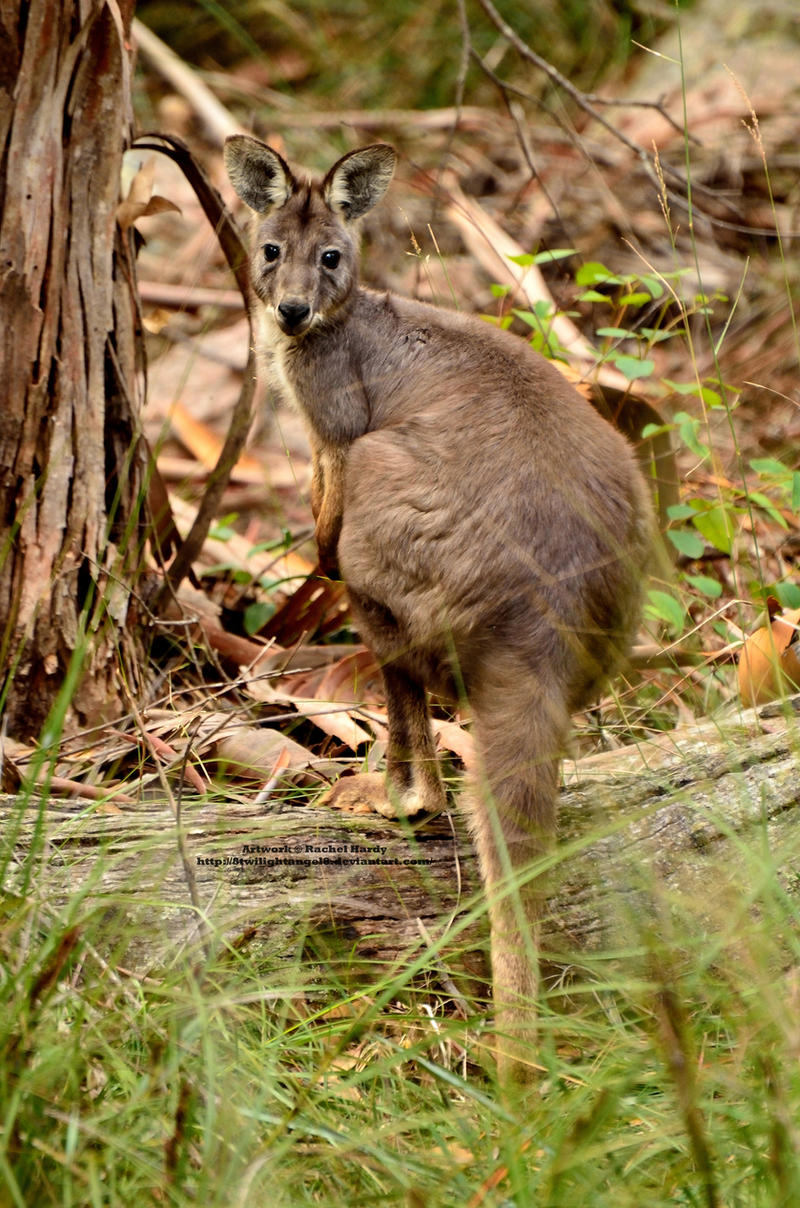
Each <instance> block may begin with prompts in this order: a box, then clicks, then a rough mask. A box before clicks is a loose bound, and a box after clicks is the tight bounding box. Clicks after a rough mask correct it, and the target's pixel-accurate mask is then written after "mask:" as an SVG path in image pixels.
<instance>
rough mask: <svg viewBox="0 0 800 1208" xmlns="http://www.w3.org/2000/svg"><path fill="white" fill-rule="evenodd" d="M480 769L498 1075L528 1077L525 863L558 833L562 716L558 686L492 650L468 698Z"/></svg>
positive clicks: (532, 960)
mask: <svg viewBox="0 0 800 1208" xmlns="http://www.w3.org/2000/svg"><path fill="white" fill-rule="evenodd" d="M471 704H472V709H473V714H474V718H475V735H476V739H477V745H478V753H479V771H478V776H477V783H476V785H475V794H474V797H475V799H474V813H473V831H474V835H475V843H476V846H477V849H478V857H479V860H480V865H481V872H482V874H483V880H484V885H485V889H486V894H487V899H488V905H489V920H490V925H491V943H492V982H493V996H494V1010H495V1028H496V1042H497V1058H498V1072H499V1074H500V1077H501V1081H504V1082H509V1081H516V1082H525V1081H527V1080H528V1079H529V1078H530V1077H531V1076H532V1073H533V1069H532V1065H533V1062H534V1061H535V1058H536V995H537V988H538V987H537V983H538V960H537V940H538V935H537V932H538V920H539V917H540V915H541V907H542V900H543V886H542V882H541V879H537V878H532V877H531V876H530V869H531V866H532V865H533V864H534V863H535V861H536V860H537V859H539V858H540V857H541V856H542V855H544V854H545V853H546V852H547V851H548V849H549V848H550V847H551V846H552V843H553V840H554V836H555V814H556V794H557V787H558V768H559V759H560V756H561V754H562V747H563V744H564V741H565V737H566V734H567V731H568V726H569V714H568V711H567V708H566V706H565V704H564V702H563V699H562V698H561V695H560V693H559V691H558V689H557V688H555V687H554V686H553V684H552V682H551V683H549V684H548V683H545V682H543V681H541V680H540V679H538V677H535V676H533V675H532V674H531V672H530V670H529V669H528V668H527V667H525V666H524V664H523V665H521V664H520V661H517V660H513V659H512V658H510V657H509V656H507V655H500V656H499V657H498V654H495V657H494V659H493V662H492V665H491V666H490V667H488V668H487V678H484V679H483V680H482V682H481V683H480V684H479V685H478V686H477V689H476V691H475V692H474V693H473V694H472V695H471Z"/></svg>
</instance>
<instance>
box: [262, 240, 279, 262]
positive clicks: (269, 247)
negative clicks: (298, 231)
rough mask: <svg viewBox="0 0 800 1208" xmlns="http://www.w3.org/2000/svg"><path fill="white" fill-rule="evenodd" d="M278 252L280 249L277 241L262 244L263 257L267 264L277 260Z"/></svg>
mask: <svg viewBox="0 0 800 1208" xmlns="http://www.w3.org/2000/svg"><path fill="white" fill-rule="evenodd" d="M280 254H281V249H280V248H279V247H278V245H277V243H265V244H264V259H265V260H266V261H267V263H268V264H272V262H273V261H274V260H277V259H278V257H279V256H280Z"/></svg>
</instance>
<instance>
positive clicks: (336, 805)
mask: <svg viewBox="0 0 800 1208" xmlns="http://www.w3.org/2000/svg"><path fill="white" fill-rule="evenodd" d="M322 804H323V805H329V806H331V807H332V808H333V809H337V810H345V811H347V812H349V813H352V814H380V815H381V816H382V817H384V818H412V817H413V816H414V815H415V814H421V813H423V812H424V810H425V809H426V808H428V807H427V806H426V803H425V801H424V800H423V799H422V797H421V795H420V794H419V793H418V792H417V791H416V790H415V789H406V790H404V791H403V792H402V793H394V792H391V793H390V791H389V789H388V787H387V781H386V777H385V775H384V774H383V772H360V773H359V774H358V775H357V776H342V778H341V780H337V782H336V784H335V785H334V786H333V788H332V789H330V790H329V791H328V792H327V793H326V794H325V796H324V797H323V798H322Z"/></svg>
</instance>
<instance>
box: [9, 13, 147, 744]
mask: <svg viewBox="0 0 800 1208" xmlns="http://www.w3.org/2000/svg"><path fill="white" fill-rule="evenodd" d="M133 7H134V3H133V0H55V2H54V0H6V2H5V3H4V4H2V6H0V22H2V25H1V26H0V64H2V66H0V205H2V218H1V219H0V314H2V323H1V324H0V361H1V363H2V378H3V384H4V387H5V391H6V396H5V400H4V405H3V407H2V408H0V541H1V542H2V545H1V546H0V549H2V553H1V554H0V673H2V675H3V677H4V678H5V679H6V688H7V697H6V700H5V711H6V715H7V719H8V727H9V730H10V731H11V732H12V733H18V734H20V735H21V736H26V737H29V736H35V735H38V732H39V730H40V728H41V725H42V723H43V722H44V720H45V718H46V717H47V714H48V711H49V709H50V707H51V705H52V703H53V700H54V698H55V695H56V693H57V692H58V689H59V687H60V685H61V684H62V682H63V679H64V676H65V673H66V670H67V668H68V666H69V663H70V659H71V658H72V656H73V653H74V652H75V650H76V648H78V647H80V645H81V642H82V634H83V632H84V630H85V629H88V631H89V634H90V642H89V646H88V649H87V661H86V664H85V670H84V675H83V679H82V682H81V684H80V687H79V688H78V690H77V691H76V693H75V695H74V697H73V706H72V707H73V709H74V713H75V716H76V719H77V720H78V721H80V722H82V723H86V722H91V721H93V720H97V718H98V717H100V716H102V715H103V714H104V713H109V712H113V711H114V697H115V663H116V661H117V658H118V651H117V635H116V633H115V630H117V628H118V626H119V623H120V621H121V620H122V619H123V618H124V615H125V606H126V597H125V593H124V592H123V593H121V594H120V593H119V592H117V593H116V596H115V593H114V591H113V590H111V588H110V585H112V584H117V583H119V582H120V579H122V580H123V581H124V580H125V578H126V573H127V569H128V568H127V567H126V565H125V560H124V557H123V558H121V557H120V554H119V552H118V548H117V547H118V544H120V543H123V544H124V543H130V545H131V546H132V547H133V549H135V547H136V544H137V538H138V533H137V529H136V524H135V521H134V522H133V523H132V521H133V518H134V517H135V513H136V508H137V501H138V498H139V495H140V489H141V481H142V467H141V465H140V463H139V461H138V459H137V458H136V457H131V449H132V448H133V447H135V446H134V444H133V442H134V434H135V432H136V413H137V408H138V400H137V386H136V384H135V383H136V374H135V369H136V361H137V353H138V347H139V332H138V316H137V303H136V297H135V290H134V285H133V280H134V278H133V267H132V256H131V250H130V245H129V243H128V242H127V241H126V240H125V239H123V237H122V236H121V234H120V232H119V230H118V228H117V225H116V222H115V212H116V207H117V205H118V202H119V188H120V169H121V163H122V154H123V151H124V149H125V146H126V143H127V142H128V139H129V135H130V130H131V108H130V72H131V55H130V48H129V46H128V34H129V30H130V22H131V19H132V15H133ZM100 601H104V603H102V604H101V603H100ZM112 609H113V611H114V616H113V617H111V616H110V612H111V611H112ZM0 699H1V698H0Z"/></svg>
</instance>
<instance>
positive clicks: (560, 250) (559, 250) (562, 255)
mask: <svg viewBox="0 0 800 1208" xmlns="http://www.w3.org/2000/svg"><path fill="white" fill-rule="evenodd" d="M577 254H578V253H577V250H576V248H574V247H554V248H550V250H549V251H546V252H537V253H536V255H535V256H534V258H533V263H534V264H549V263H550V262H551V260H566V258H567V256H577ZM511 259H512V260H513V259H514V257H513V256H512V257H511Z"/></svg>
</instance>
